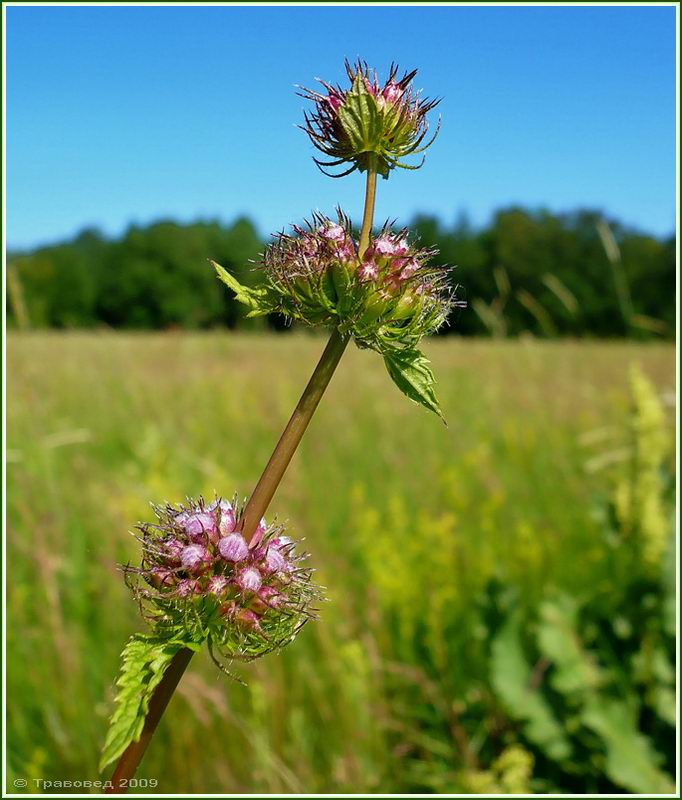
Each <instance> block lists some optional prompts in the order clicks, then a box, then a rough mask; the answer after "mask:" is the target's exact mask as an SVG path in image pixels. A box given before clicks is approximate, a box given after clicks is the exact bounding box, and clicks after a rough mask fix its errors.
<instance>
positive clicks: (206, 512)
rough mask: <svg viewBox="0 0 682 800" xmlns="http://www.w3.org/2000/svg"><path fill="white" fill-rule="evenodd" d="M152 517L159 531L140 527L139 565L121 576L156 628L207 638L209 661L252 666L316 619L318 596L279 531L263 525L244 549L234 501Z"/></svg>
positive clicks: (192, 504) (197, 504) (191, 505)
mask: <svg viewBox="0 0 682 800" xmlns="http://www.w3.org/2000/svg"><path fill="white" fill-rule="evenodd" d="M154 511H155V513H156V517H157V522H156V524H141V525H139V526H138V530H139V532H140V534H141V535H140V536H139V538H140V541H141V542H142V547H143V557H142V564H141V565H140V567H132V566H127V567H125V573H126V578H127V582H128V584H129V586H130V587H131V588H132V589H133V591H134V593H135V595H136V597H137V598H138V600H139V602H140V605H141V608H142V610H143V613H144V615H145V616H146V617H147V618H148V619H150V621H152V622H154V624H155V625H156V626H157V627H158V628H161V627H163V626H167V627H168V628H169V629H170V630H171V631H172V630H173V629H174V628H181V629H182V630H183V631H190V632H191V635H192V638H193V639H194V640H195V641H203V640H204V639H207V640H208V644H209V648H210V649H211V652H212V654H214V651H217V652H219V653H220V654H222V655H223V656H225V657H227V658H241V659H251V658H255V657H257V656H260V655H264V654H265V653H267V652H270V651H271V650H274V649H277V648H280V647H282V646H284V645H285V644H287V643H288V642H290V641H291V640H292V639H293V638H294V637H295V636H296V634H297V633H298V631H299V630H300V628H301V626H302V625H303V624H304V623H305V622H306V621H307V620H308V619H310V618H311V617H312V616H314V613H313V610H312V608H311V603H313V602H314V601H315V600H316V599H319V597H320V593H319V590H318V589H317V588H316V587H315V586H314V585H313V584H312V583H311V570H310V569H308V568H305V567H301V566H300V562H301V561H302V560H303V559H304V558H305V554H304V555H297V554H296V553H295V545H294V543H293V542H292V541H291V539H289V538H288V537H287V536H285V535H284V529H283V527H282V526H281V525H271V526H268V525H267V524H266V523H265V520H262V521H261V523H260V525H259V527H258V529H257V531H256V533H255V534H254V536H253V537H252V539H251V541H250V542H248V543H247V541H246V540H245V539H244V537H243V536H242V535H241V533H240V532H239V528H240V513H239V509H238V506H237V504H236V502H234V503H229V502H227V501H226V500H223V499H217V500H215V501H214V502H212V503H210V504H206V503H204V501H203V500H202V499H199V500H198V501H191V500H190V501H188V502H187V504H186V505H184V506H180V507H174V506H170V505H167V506H164V507H155V508H154ZM214 657H215V655H214Z"/></svg>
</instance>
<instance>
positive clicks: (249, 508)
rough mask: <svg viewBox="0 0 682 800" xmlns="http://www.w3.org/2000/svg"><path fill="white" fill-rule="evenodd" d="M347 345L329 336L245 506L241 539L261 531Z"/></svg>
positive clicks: (342, 340)
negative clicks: (262, 523)
mask: <svg viewBox="0 0 682 800" xmlns="http://www.w3.org/2000/svg"><path fill="white" fill-rule="evenodd" d="M347 344H348V339H344V338H342V336H341V335H340V334H339V332H338V331H336V330H335V331H334V332H333V333H332V335H331V336H330V337H329V341H328V342H327V346H326V347H325V349H324V352H323V353H322V357H321V358H320V360H319V362H318V364H317V366H316V367H315V371H314V372H313V374H312V376H311V378H310V380H309V381H308V385H307V386H306V387H305V390H304V392H303V394H302V395H301V399H300V400H299V401H298V405H297V406H296V408H295V409H294V413H293V414H292V415H291V419H290V420H289V422H288V423H287V426H286V428H285V429H284V433H282V435H281V436H280V439H279V441H278V442H277V445H276V447H275V450H274V452H273V454H272V455H271V456H270V460H269V461H268V464H267V466H266V467H265V470H264V471H263V474H262V475H261V477H260V480H259V481H258V483H257V484H256V488H255V489H254V490H253V494H252V495H251V497H250V498H249V501H248V503H247V504H246V508H245V509H244V516H243V518H242V536H244V538H245V539H247V540H250V539H252V537H253V535H254V533H255V531H256V529H257V528H258V523H259V522H260V520H261V518H262V516H263V514H264V513H265V511H266V509H267V507H268V506H269V505H270V501H271V500H272V498H273V495H274V494H275V492H276V491H277V487H278V486H279V484H280V481H281V480H282V477H283V475H284V473H285V471H286V468H287V467H288V466H289V462H290V461H291V459H292V457H293V455H294V453H295V452H296V448H297V447H298V445H299V442H300V441H301V439H302V437H303V434H304V433H305V430H306V428H307V427H308V423H309V422H310V420H311V419H312V416H313V414H314V413H315V409H316V408H317V405H318V403H319V402H320V400H321V398H322V395H323V394H324V390H325V389H326V388H327V386H328V385H329V381H330V380H331V377H332V375H333V374H334V370H335V369H336V367H337V365H338V363H339V361H340V360H341V356H342V355H343V352H344V350H345V349H346V345H347Z"/></svg>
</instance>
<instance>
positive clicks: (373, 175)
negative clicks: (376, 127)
mask: <svg viewBox="0 0 682 800" xmlns="http://www.w3.org/2000/svg"><path fill="white" fill-rule="evenodd" d="M376 194H377V170H376V164H375V161H374V159H373V158H372V159H371V161H370V166H369V169H368V170H367V184H366V186H365V213H364V214H363V215H362V228H361V230H360V242H359V243H358V255H359V256H360V258H361V259H362V257H363V256H364V255H365V250H367V246H368V245H369V235H370V234H371V233H372V222H373V221H374V200H375V199H376Z"/></svg>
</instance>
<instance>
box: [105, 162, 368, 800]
mask: <svg viewBox="0 0 682 800" xmlns="http://www.w3.org/2000/svg"><path fill="white" fill-rule="evenodd" d="M376 186H377V174H376V168H375V166H374V163H373V162H372V163H371V164H370V168H369V169H368V170H367V185H366V188H365V211H364V214H363V216H362V228H361V230H360V241H359V244H358V255H359V257H360V258H362V257H363V255H364V254H365V250H367V246H368V245H369V237H370V234H371V232H372V222H373V220H374V199H375V195H376ZM347 344H348V339H344V338H343V337H342V336H341V334H340V333H339V332H338V331H337V330H334V331H333V332H332V335H331V336H330V337H329V341H328V342H327V346H326V347H325V349H324V352H323V353H322V356H321V358H320V360H319V361H318V363H317V366H316V367H315V371H314V372H313V374H312V376H311V378H310V380H309V381H308V385H307V386H306V387H305V389H304V391H303V394H302V395H301V399H300V400H299V401H298V404H297V406H296V408H295V409H294V413H293V414H292V415H291V419H290V420H289V422H288V423H287V426H286V428H285V429H284V433H282V435H281V436H280V438H279V441H278V442H277V445H276V446H275V449H274V451H273V453H272V455H271V456H270V460H269V461H268V463H267V465H266V467H265V469H264V470H263V474H262V475H261V477H260V480H259V481H258V483H257V484H256V488H255V489H254V490H253V493H252V495H251V497H250V498H249V501H248V503H247V504H246V508H245V509H244V515H243V517H242V535H243V536H244V538H246V539H252V538H253V535H254V533H255V531H256V529H257V528H258V523H259V522H260V520H261V518H262V516H263V514H264V513H265V511H266V510H267V508H268V506H269V505H270V501H271V500H272V498H273V496H274V494H275V492H276V491H277V487H278V486H279V484H280V481H281V480H282V477H283V476H284V473H285V472H286V468H287V467H288V466H289V462H290V461H291V459H292V457H293V455H294V453H295V452H296V448H297V447H298V445H299V443H300V441H301V439H302V437H303V434H304V433H305V431H306V428H307V427H308V423H309V422H310V420H311V418H312V416H313V414H314V413H315V409H316V408H317V406H318V404H319V402H320V400H321V398H322V395H323V394H324V391H325V389H326V388H327V386H328V385H329V381H330V380H331V378H332V375H333V374H334V371H335V369H336V367H337V366H338V363H339V361H340V360H341V356H342V355H343V353H344V351H345V349H346V346H347ZM191 658H192V651H191V650H189V649H187V648H183V649H182V650H179V651H178V652H177V653H176V654H175V656H174V657H173V660H172V661H171V663H170V666H169V667H168V669H167V670H166V674H165V675H164V676H163V679H162V680H161V683H160V684H159V685H158V686H157V688H156V690H155V691H154V694H153V695H152V698H151V700H150V701H149V712H148V713H147V718H146V719H145V723H144V728H143V729H142V735H141V736H140V739H139V740H138V741H137V742H131V743H130V744H129V745H128V747H127V748H126V749H125V751H124V752H123V755H122V756H121V758H120V759H119V762H118V764H117V765H116V769H115V770H114V774H113V775H112V776H111V782H112V784H113V786H112V787H111V788H109V789H107V790H106V794H124V793H125V792H126V791H127V789H128V782H129V781H130V779H131V778H132V777H133V775H134V774H135V772H136V770H137V768H138V766H139V764H140V761H141V760H142V756H143V755H144V753H145V750H146V749H147V746H148V745H149V741H150V739H151V738H152V736H153V735H154V731H155V730H156V726H157V725H158V724H159V720H160V719H161V716H162V715H163V712H164V711H165V710H166V706H167V705H168V703H169V701H170V699H171V697H172V696H173V692H174V691H175V689H176V687H177V685H178V683H179V682H180V678H182V675H183V673H184V672H185V670H186V669H187V665H188V664H189V662H190V659H191Z"/></svg>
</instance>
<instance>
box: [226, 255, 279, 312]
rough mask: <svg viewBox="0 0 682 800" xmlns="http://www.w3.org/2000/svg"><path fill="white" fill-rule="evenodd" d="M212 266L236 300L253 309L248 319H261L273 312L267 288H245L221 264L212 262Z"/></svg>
mask: <svg viewBox="0 0 682 800" xmlns="http://www.w3.org/2000/svg"><path fill="white" fill-rule="evenodd" d="M211 264H212V265H213V268H214V269H215V271H216V272H217V273H218V277H219V278H220V280H221V281H222V282H223V283H224V284H225V285H226V286H228V287H229V288H230V289H232V292H233V293H234V298H235V300H236V301H237V302H238V303H241V304H242V305H244V306H247V307H248V308H250V309H251V310H250V311H249V313H248V314H247V315H246V316H247V317H259V316H262V315H263V314H269V313H270V311H272V304H271V303H270V302H269V300H268V290H267V289H266V288H264V287H259V288H254V287H251V286H244V285H243V284H241V283H239V281H238V280H237V279H236V278H235V277H234V275H230V273H229V272H228V271H227V270H226V269H225V268H224V267H221V266H220V264H217V263H216V262H215V261H211Z"/></svg>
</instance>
